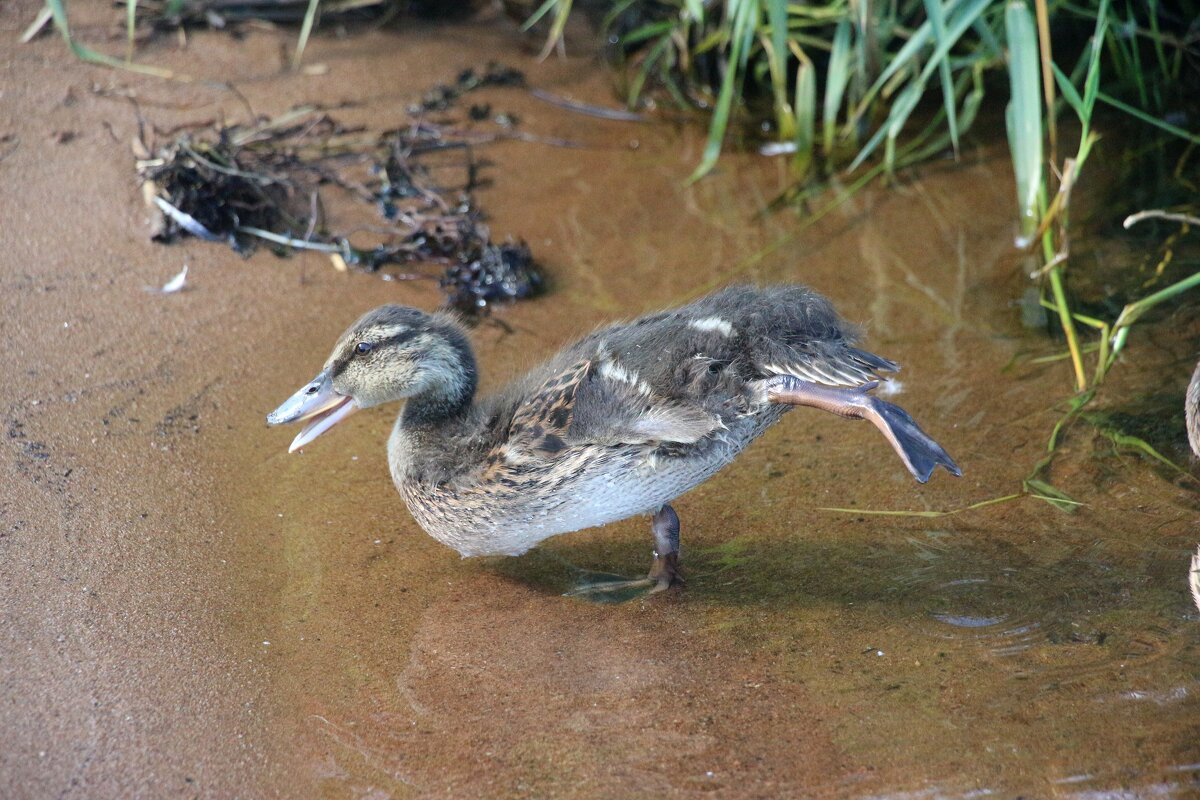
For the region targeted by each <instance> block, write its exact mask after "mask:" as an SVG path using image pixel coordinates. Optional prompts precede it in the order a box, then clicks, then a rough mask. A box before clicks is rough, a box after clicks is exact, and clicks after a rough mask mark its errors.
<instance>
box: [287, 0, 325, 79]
mask: <svg viewBox="0 0 1200 800" xmlns="http://www.w3.org/2000/svg"><path fill="white" fill-rule="evenodd" d="M320 5H321V0H308V8H307V9H306V10H305V12H304V22H303V23H302V24H301V25H300V36H299V38H297V40H296V52H295V53H293V54H292V69H300V64H301V62H303V61H304V49H305V48H306V47H308V37H309V35H310V34H311V33H312V29H313V23H314V22H316V19H317V10H318V8H319V7H320Z"/></svg>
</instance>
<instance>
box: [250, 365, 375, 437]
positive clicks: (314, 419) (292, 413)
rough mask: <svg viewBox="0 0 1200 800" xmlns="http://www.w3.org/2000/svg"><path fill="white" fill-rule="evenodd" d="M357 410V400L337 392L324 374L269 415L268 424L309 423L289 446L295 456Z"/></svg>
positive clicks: (301, 388)
mask: <svg viewBox="0 0 1200 800" xmlns="http://www.w3.org/2000/svg"><path fill="white" fill-rule="evenodd" d="M355 411H358V403H356V402H354V398H353V397H351V396H349V395H345V394H339V393H338V392H336V391H334V388H333V382H332V381H331V380H330V379H329V375H328V374H327V373H324V372H322V373H321V374H320V375H318V376H317V377H315V378H313V379H312V380H311V381H309V382H308V383H307V384H305V385H304V386H302V387H300V391H298V392H296V393H295V394H294V395H292V396H291V397H289V398H288V399H287V400H284V401H283V405H281V406H279V408H277V409H275V410H274V411H272V412H271V413H270V414H268V415H267V424H268V425H286V424H288V423H291V422H304V423H305V425H304V427H303V428H301V429H300V433H299V434H297V435H296V438H295V439H293V440H292V444H291V445H290V446H289V447H288V452H289V453H294V452H296V451H297V450H299V449H300V448H301V447H304V445H306V444H308V443H309V442H311V441H312V440H313V439H316V438H317V437H318V436H320V435H321V434H322V433H324V432H325V431H327V430H329V429H330V428H332V427H333V426H334V425H337V424H338V423H339V422H341V421H342V420H344V419H345V418H346V417H348V416H350V415H351V414H353V413H354V412H355Z"/></svg>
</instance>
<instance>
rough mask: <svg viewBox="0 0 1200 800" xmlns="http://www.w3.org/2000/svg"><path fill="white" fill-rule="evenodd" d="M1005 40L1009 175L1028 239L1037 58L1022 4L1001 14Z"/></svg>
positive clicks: (1013, 3) (1035, 154)
mask: <svg viewBox="0 0 1200 800" xmlns="http://www.w3.org/2000/svg"><path fill="white" fill-rule="evenodd" d="M1004 27H1005V32H1006V33H1007V36H1008V54H1009V55H1008V77H1009V86H1010V88H1011V90H1012V99H1011V100H1010V101H1009V104H1008V108H1007V109H1006V112H1005V123H1006V125H1007V127H1008V144H1009V149H1010V150H1011V151H1012V158H1013V172H1014V173H1015V175H1016V179H1017V208H1018V213H1019V214H1020V219H1021V236H1022V237H1023V238H1026V239H1028V238H1029V237H1031V236H1032V235H1033V234H1034V232H1035V231H1036V230H1037V227H1038V193H1039V192H1040V191H1041V188H1042V104H1041V96H1040V91H1041V84H1040V81H1041V78H1040V75H1039V71H1038V70H1039V61H1040V58H1041V56H1040V54H1039V52H1038V41H1037V31H1036V29H1035V28H1034V24H1033V15H1032V14H1031V13H1030V12H1029V7H1028V6H1026V5H1025V3H1024V2H1023V0H1010V2H1009V3H1008V6H1007V7H1006V8H1005V11H1004Z"/></svg>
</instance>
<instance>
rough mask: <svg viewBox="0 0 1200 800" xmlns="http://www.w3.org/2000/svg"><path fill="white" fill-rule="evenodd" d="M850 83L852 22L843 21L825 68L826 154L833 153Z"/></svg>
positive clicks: (824, 116) (822, 113)
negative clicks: (839, 111) (840, 113)
mask: <svg viewBox="0 0 1200 800" xmlns="http://www.w3.org/2000/svg"><path fill="white" fill-rule="evenodd" d="M849 81H850V22H849V20H844V19H843V20H842V21H841V22H839V23H838V25H837V28H836V29H835V30H834V32H833V49H832V50H830V52H829V65H828V66H827V67H826V68H825V104H824V106H823V107H822V111H821V124H822V126H823V129H824V140H825V142H824V144H825V154H826V155H827V156H828V155H830V154H831V153H832V152H833V141H834V136H835V134H836V133H837V115H838V109H839V108H841V107H842V98H843V97H844V96H845V93H846V84H847V83H849Z"/></svg>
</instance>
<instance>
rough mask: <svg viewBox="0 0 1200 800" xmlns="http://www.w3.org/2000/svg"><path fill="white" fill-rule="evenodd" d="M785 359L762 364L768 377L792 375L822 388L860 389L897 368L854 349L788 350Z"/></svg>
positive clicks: (892, 363) (897, 366) (894, 363)
mask: <svg viewBox="0 0 1200 800" xmlns="http://www.w3.org/2000/svg"><path fill="white" fill-rule="evenodd" d="M789 349H790V351H791V352H790V353H788V354H787V357H785V358H780V359H778V360H776V361H772V362H770V363H764V364H763V365H762V370H763V372H765V373H767V374H769V375H795V376H796V377H797V378H802V379H804V380H807V381H812V382H813V383H821V384H824V385H826V386H862V385H863V384H865V383H870V382H871V381H875V380H879V379H880V377H881V376H880V375H879V373H881V372H896V371H897V370H899V369H900V365H899V364H897V363H896V362H894V361H890V360H888V359H886V358H883V357H881V356H877V355H875V354H874V353H868V352H866V351H865V350H859V349H858V348H855V347H841V348H838V349H837V350H836V351H833V352H822V351H821V350H820V349H816V348H812V349H801V348H798V347H793V348H789Z"/></svg>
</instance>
